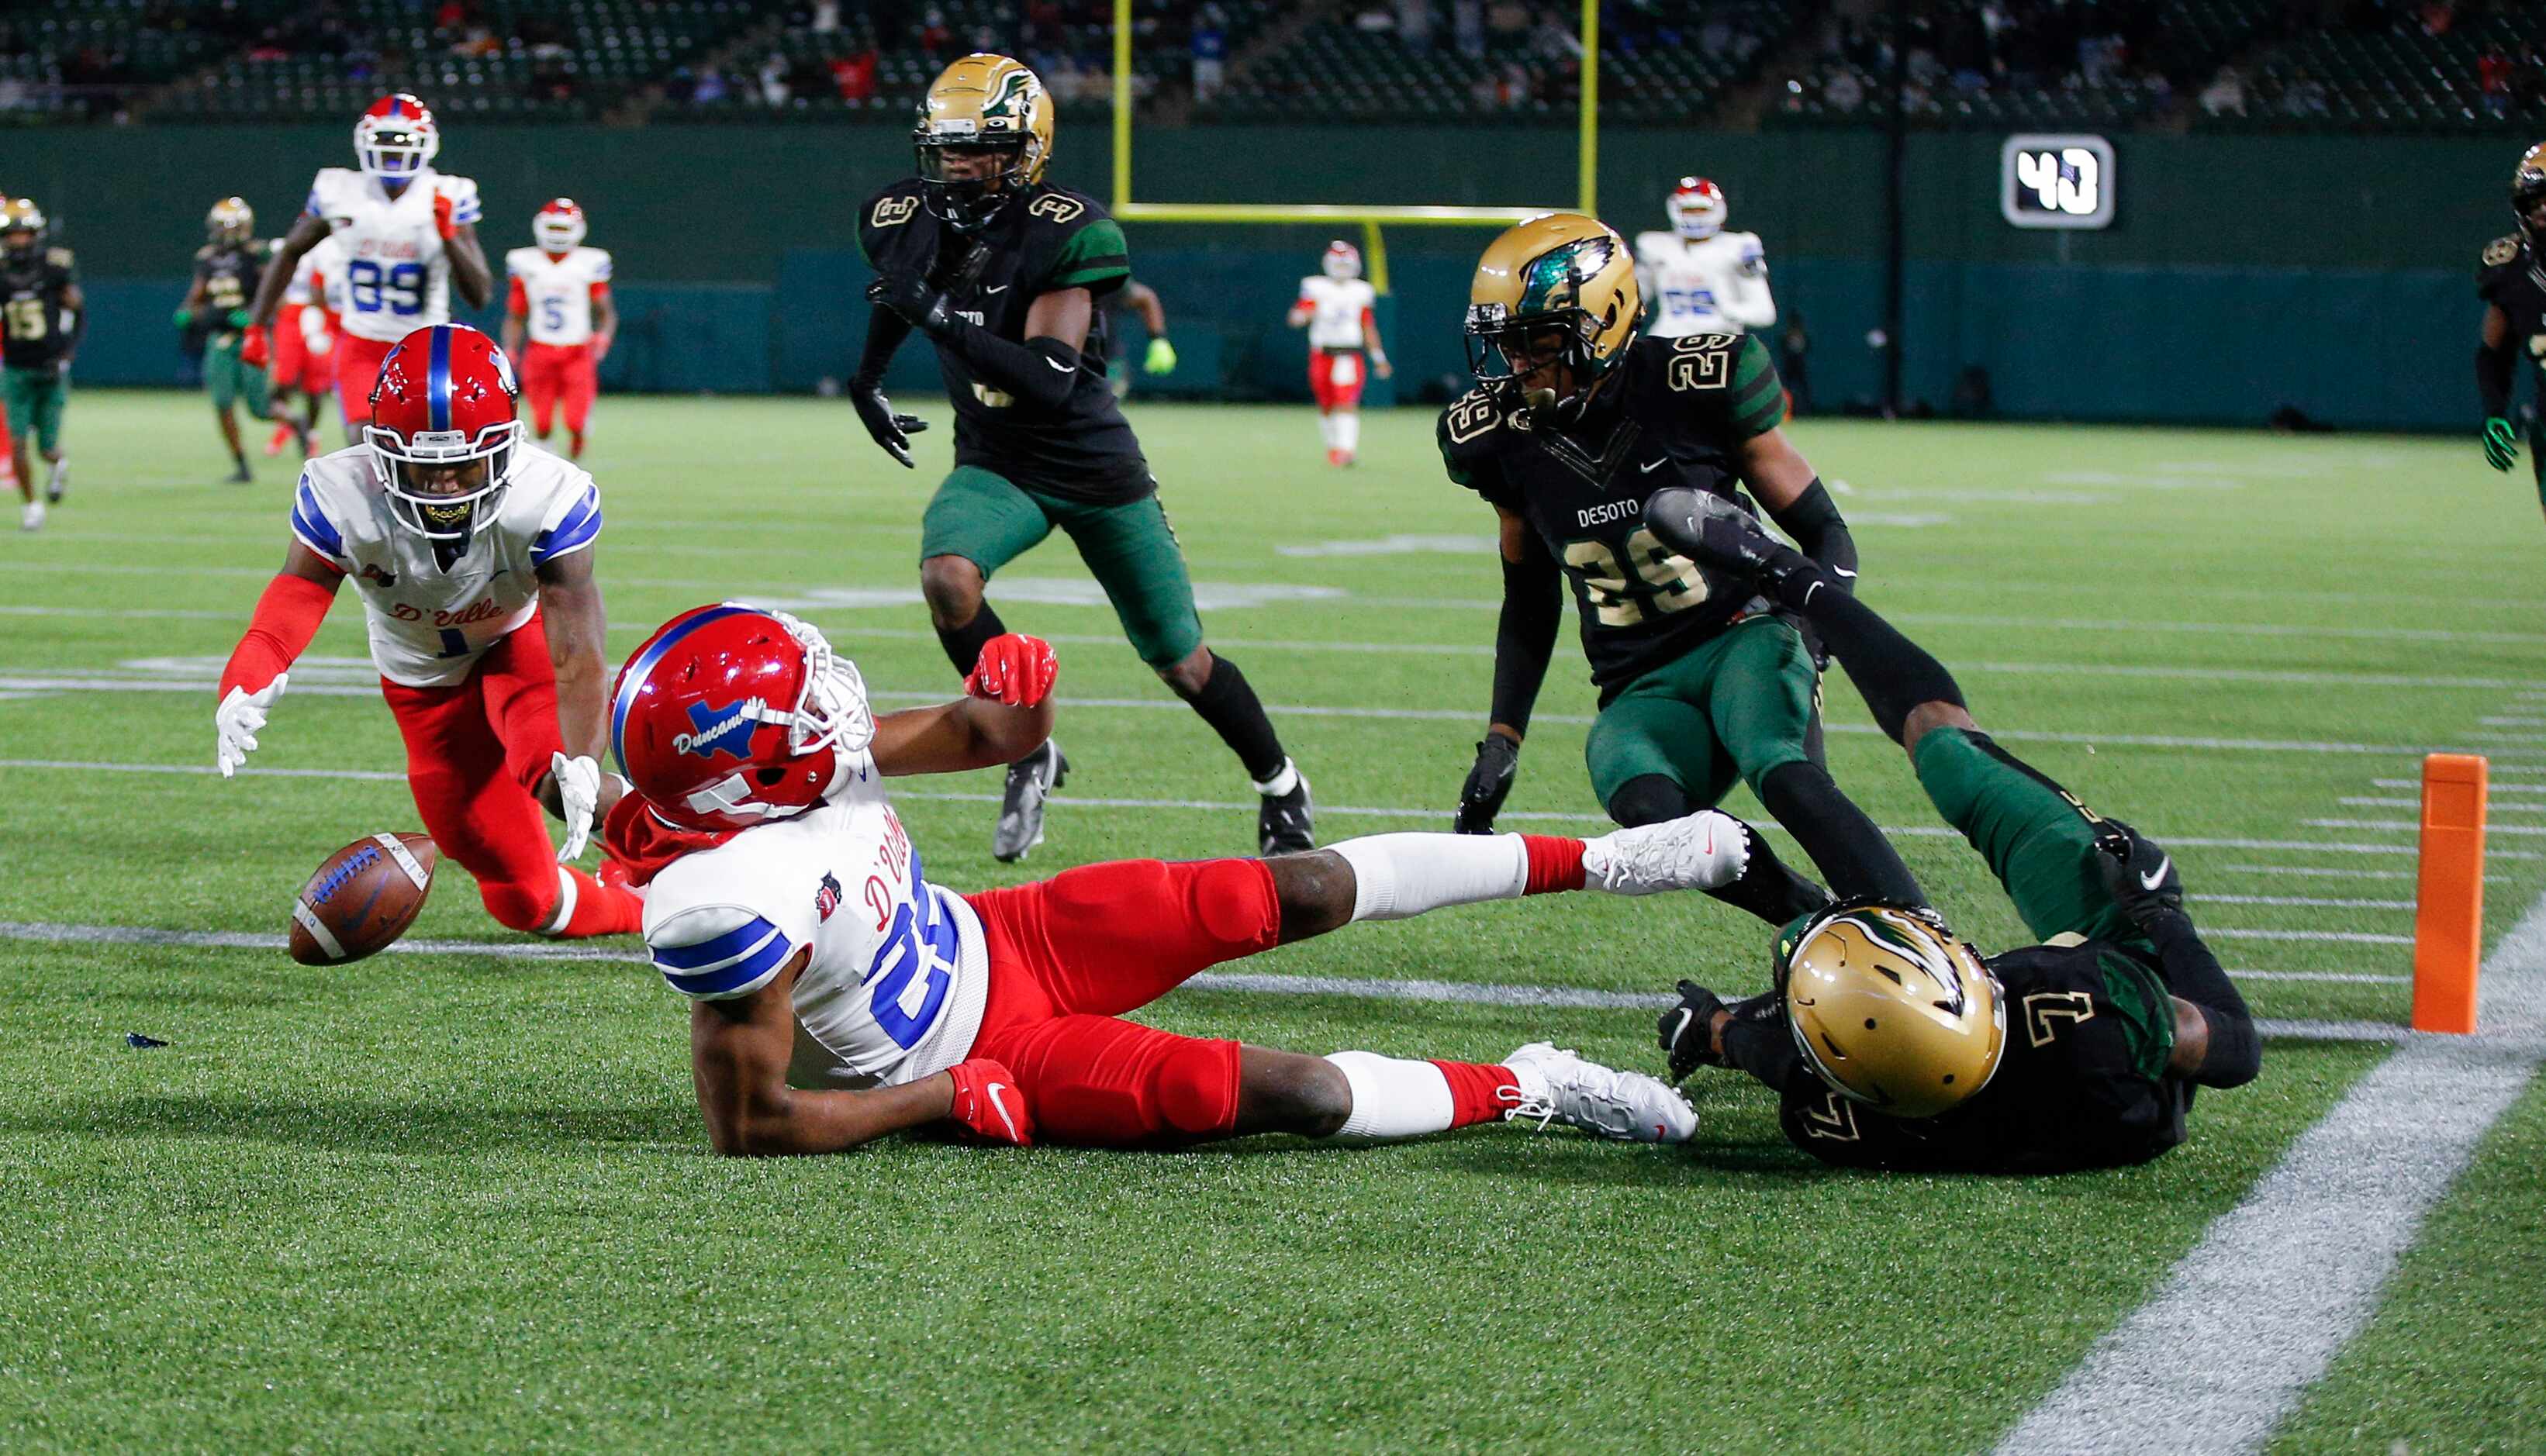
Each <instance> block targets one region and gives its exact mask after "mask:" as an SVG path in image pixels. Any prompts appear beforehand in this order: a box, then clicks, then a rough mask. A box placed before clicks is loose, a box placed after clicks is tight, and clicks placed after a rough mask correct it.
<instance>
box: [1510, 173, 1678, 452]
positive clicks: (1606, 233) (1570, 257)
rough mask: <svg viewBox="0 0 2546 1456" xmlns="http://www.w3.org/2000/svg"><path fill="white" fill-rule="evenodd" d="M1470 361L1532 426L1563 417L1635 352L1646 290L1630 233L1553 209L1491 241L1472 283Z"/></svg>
mask: <svg viewBox="0 0 2546 1456" xmlns="http://www.w3.org/2000/svg"><path fill="white" fill-rule="evenodd" d="M1468 297H1469V303H1468V317H1467V328H1466V334H1467V346H1468V368H1469V371H1470V372H1471V373H1473V374H1475V375H1476V377H1477V380H1478V382H1479V383H1481V384H1483V385H1484V386H1485V389H1486V391H1487V393H1488V394H1490V395H1492V396H1494V397H1495V398H1496V399H1497V401H1498V402H1499V403H1500V404H1502V405H1503V407H1504V408H1506V409H1512V410H1526V411H1527V418H1528V423H1529V424H1530V425H1531V426H1532V427H1533V428H1544V427H1547V426H1550V425H1562V424H1566V423H1570V421H1572V420H1574V419H1577V418H1579V417H1580V415H1581V412H1582V409H1583V407H1584V406H1585V405H1586V404H1588V403H1589V401H1590V399H1591V397H1592V395H1593V394H1594V393H1595V392H1597V391H1598V389H1599V387H1600V385H1601V383H1602V382H1603V381H1604V380H1606V379H1607V378H1608V376H1609V374H1610V372H1611V371H1612V370H1613V369H1615V368H1616V367H1617V365H1618V364H1619V363H1620V362H1621V361H1623V360H1624V359H1625V358H1626V357H1627V351H1628V350H1629V349H1630V348H1631V347H1633V346H1634V344H1635V342H1636V337H1637V335H1638V333H1639V332H1640V331H1641V329H1642V327H1643V323H1642V315H1643V312H1644V299H1643V295H1642V294H1641V293H1640V292H1639V291H1638V289H1637V287H1636V271H1635V263H1634V259H1633V256H1632V255H1631V254H1630V253H1629V252H1628V250H1627V245H1626V242H1625V240H1624V239H1622V238H1620V237H1619V236H1618V235H1617V234H1616V233H1615V232H1612V231H1610V230H1609V229H1608V228H1607V227H1605V226H1603V225H1602V224H1601V223H1600V222H1599V221H1597V220H1596V219H1594V218H1590V217H1584V216H1581V215H1579V214H1577V213H1570V212H1552V213H1549V214H1547V215H1545V216H1543V217H1534V218H1532V219H1530V220H1529V221H1527V222H1524V223H1521V224H1520V225H1519V226H1517V227H1514V228H1512V229H1511V230H1509V231H1508V232H1505V233H1504V234H1503V235H1502V236H1501V237H1498V238H1496V239H1495V240H1494V241H1493V242H1492V243H1491V244H1490V245H1488V246H1487V247H1486V249H1485V257H1484V258H1483V259H1482V260H1481V261H1480V262H1479V263H1478V264H1477V273H1476V278H1475V279H1474V280H1473V282H1472V283H1470V286H1469V292H1468Z"/></svg>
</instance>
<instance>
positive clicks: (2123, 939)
mask: <svg viewBox="0 0 2546 1456" xmlns="http://www.w3.org/2000/svg"><path fill="white" fill-rule="evenodd" d="M1646 521H1647V522H1648V523H1649V524H1650V525H1651V526H1652V527H1653V529H1654V532H1655V534H1656V535H1658V536H1659V537H1661V539H1662V540H1663V541H1664V542H1666V543H1668V544H1669V545H1670V546H1671V547H1672V548H1673V549H1675V550H1678V551H1681V552H1684V553H1686V554H1687V555H1689V556H1690V557H1691V558H1692V559H1694V560H1697V561H1701V562H1704V563H1706V564H1708V565H1709V566H1711V567H1714V568H1716V569H1719V570H1725V571H1739V572H1741V573H1743V574H1745V575H1753V576H1755V577H1756V579H1757V580H1758V581H1759V583H1760V585H1761V587H1762V588H1763V589H1765V590H1766V591H1768V592H1769V593H1771V594H1772V595H1773V596H1774V597H1775V598H1776V599H1777V600H1778V601H1779V602H1781V603H1783V604H1784V605H1785V606H1786V607H1789V608H1791V609H1793V610H1794V611H1796V612H1798V613H1800V614H1801V615H1803V617H1804V618H1805V619H1806V620H1808V621H1810V622H1812V623H1813V625H1814V626H1816V627H1817V628H1819V629H1820V631H1821V633H1822V638H1823V640H1824V641H1825V642H1827V643H1828V644H1829V648H1830V652H1831V655H1832V656H1834V657H1836V658H1837V659H1838V661H1839V665H1840V666H1841V667H1843V668H1845V669H1846V670H1847V674H1848V676H1849V678H1850V679H1851V680H1853V681H1854V682H1855V684H1856V686H1857V689H1858V690H1859V691H1860V692H1862V693H1863V694H1864V696H1865V701H1866V706H1867V707H1869V708H1871V709H1872V710H1873V712H1874V721H1875V722H1876V723H1877V724H1879V725H1880V726H1881V727H1882V729H1883V731H1884V732H1886V733H1889V734H1890V735H1892V738H1893V741H1894V742H1896V743H1899V744H1900V745H1901V746H1902V747H1903V748H1904V749H1906V750H1908V751H1909V754H1910V764H1911V765H1912V766H1913V767H1914V768H1915V769H1916V771H1917V775H1918V782H1919V784H1920V786H1922V787H1923V788H1925V789H1926V790H1927V796H1928V797H1929V798H1930V799H1932V800H1934V801H1935V805H1936V809H1937V811H1938V812H1939V813H1941V814H1943V815H1944V817H1945V821H1946V822H1947V823H1948V824H1951V825H1953V826H1954V827H1955V828H1956V829H1958V830H1961V831H1962V832H1963V836H1964V838H1966V839H1968V840H1970V841H1971V844H1972V848H1973V849H1978V850H1979V851H1980V852H1981V854H1982V856H1983V857H1984V858H1986V859H1987V860H1988V861H1989V866H1990V870H1991V872H1992V873H1994V874H1995V875H1996V876H1997V879H1998V883H1999V884H2000V885H2002V886H2004V887H2005V889H2006V893H2007V897H2008V898H2009V899H2011V900H2013V901H2014V902H2015V907H2016V910H2017V912H2018V913H2019V914H2021V915H2022V916H2023V917H2024V923H2025V926H2026V927H2027V929H2029V930H2032V932H2033V933H2034V934H2036V935H2038V936H2041V937H2042V938H2043V941H2044V943H2042V944H2039V945H2032V946H2027V947H2024V948H2022V949H2018V950H2010V951H2006V952H2005V953H2003V954H2000V955H1996V956H1992V957H1989V958H1988V959H1986V960H1984V959H1983V958H1982V957H1981V955H1980V953H1979V952H1978V951H1977V950H1975V949H1973V948H1972V946H1971V945H1970V944H1969V943H1968V942H1966V941H1963V940H1961V939H1959V938H1957V937H1956V936H1955V935H1954V934H1953V932H1952V931H1951V930H1948V929H1946V926H1945V923H1944V921H1943V919H1942V918H1941V917H1939V916H1938V915H1937V914H1936V913H1935V911H1933V910H1931V909H1929V908H1927V907H1926V906H1925V905H1923V904H1920V903H1916V902H1906V903H1893V904H1883V903H1880V902H1871V901H1859V902H1854V903H1842V904H1840V905H1837V906H1833V907H1831V908H1830V909H1828V910H1826V911H1824V912H1822V913H1821V914H1818V915H1814V916H1809V917H1806V918H1804V919H1802V920H1799V921H1797V922H1796V923H1795V924H1794V925H1793V926H1790V927H1788V928H1787V930H1785V932H1784V933H1783V934H1781V935H1780V936H1779V937H1778V942H1777V960H1776V965H1775V968H1774V974H1775V989H1774V990H1771V991H1770V992H1768V993H1767V994H1765V995H1763V996H1757V997H1753V998H1751V999H1749V1000H1747V1001H1743V1002H1740V1003H1737V1004H1735V1005H1732V1006H1727V1005H1725V1004H1724V1003H1723V1002H1722V1001H1721V1000H1719V999H1718V998H1717V997H1716V995H1715V994H1714V993H1713V992H1711V991H1709V990H1707V989H1706V988H1705V987H1702V986H1697V985H1693V984H1691V983H1689V982H1685V981H1683V982H1681V983H1680V993H1681V1001H1680V1005H1679V1007H1678V1008H1676V1009H1675V1010H1673V1011H1669V1012H1666V1013H1665V1014H1664V1015H1663V1017H1662V1023H1661V1034H1662V1048H1663V1050H1665V1051H1667V1052H1668V1053H1669V1054H1670V1069H1671V1073H1672V1075H1673V1077H1675V1078H1676V1077H1682V1076H1685V1075H1687V1073H1688V1072H1689V1071H1690V1070H1691V1069H1693V1068H1696V1067H1699V1066H1725V1065H1729V1066H1732V1067H1737V1068H1739V1069H1740V1070H1741V1071H1744V1072H1747V1073H1749V1074H1750V1075H1751V1076H1753V1077H1755V1078H1757V1079H1759V1080H1760V1081H1761V1082H1764V1083H1766V1084H1767V1085H1768V1086H1769V1087H1771V1088H1773V1089H1775V1090H1776V1091H1777V1092H1778V1093H1779V1095H1780V1097H1781V1098H1782V1099H1783V1103H1784V1105H1783V1109H1782V1112H1781V1115H1780V1121H1781V1122H1782V1123H1783V1124H1784V1126H1785V1129H1786V1136H1787V1137H1788V1138H1790V1139H1792V1140H1793V1141H1794V1143H1795V1144H1796V1146H1798V1147H1800V1148H1802V1149H1803V1150H1804V1151H1806V1152H1808V1153H1811V1154H1812V1155H1813V1156H1815V1157H1817V1158H1820V1159H1822V1160H1824V1161H1825V1162H1829V1163H1837V1164H1847V1165H1852V1166H1857V1167H1867V1168H1894V1169H1961V1170H1967V1171H1971V1172H1991V1173H2052V1172H2060V1171H2065V1170H2070V1169H2079V1168H2102V1167H2111V1166H2116V1165H2123V1164H2133V1163H2145V1162H2147V1161H2148V1160H2149V1159H2151V1158H2155V1157H2157V1156H2158V1155H2159V1154H2161V1153H2164V1151H2165V1150H2166V1149H2168V1148H2171V1147H2173V1146H2174V1145H2175V1144H2177V1143H2180V1142H2182V1141H2183V1121H2184V1114H2185V1113H2186V1112H2187V1111H2189V1110H2190V1109H2191V1106H2192V1090H2193V1088H2194V1087H2195V1086H2202V1087H2220V1088H2227V1087H2239V1086H2242V1085H2244V1084H2245V1083H2248V1082H2250V1081H2252V1080H2253V1079H2254V1075H2255V1074H2256V1072H2258V1071H2259V1070H2260V1069H2261V1063H2262V1045H2261V1043H2260V1041H2259V1040H2258V1039H2257V1038H2256V1035H2255V1031H2254V1023H2253V1021H2252V1019H2251V1018H2250V1017H2249V1015H2248V1013H2247V1011H2246V1002H2245V998H2243V997H2242V996H2240V995H2238V993H2237V988H2236V986H2235V985H2234V984H2233V983H2231V982H2230V981H2229V979H2228V975H2227V973H2226V972H2225V971H2223V970H2221V969H2220V967H2219V962H2218V960H2217V959H2216V958H2214V957H2213V956H2212V955H2211V953H2210V949H2209V947H2208V946H2206V945H2204V944H2203V943H2202V940H2201V936H2200V934H2199V933H2198V932H2197V931H2196V930H2194V929H2193V925H2192V920H2191V918H2190V917H2189V916H2187V915H2185V914H2184V911H2183V883H2182V880H2181V879H2180V878H2179V877H2178V876H2177V875H2176V873H2175V870H2174V864H2173V860H2172V859H2171V857H2170V856H2168V855H2167V854H2166V853H2165V852H2164V850H2163V849H2159V848H2158V847H2157V846H2156V845H2153V844H2151V843H2150V842H2149V841H2148V840H2147V839H2146V838H2145V837H2143V836H2141V835H2140V834H2138V833H2137V832H2136V831H2134V830H2132V829H2131V828H2130V827H2129V826H2128V825H2125V824H2122V823H2120V822H2118V821H2115V820H2109V819H2104V818H2102V817H2100V816H2098V815H2097V814H2095V813H2094V812H2093V811H2092V810H2090V809H2088V808H2086V807H2085V806H2084V805H2083V804H2080V803H2079V801H2078V800H2077V799H2076V798H2074V797H2072V796H2071V795H2070V794H2069V792H2068V791H2067V790H2066V789H2063V788H2062V787H2060V785H2058V784H2057V783H2054V782H2052V781H2051V780H2050V779H2049V778H2046V777H2044V776H2043V775H2042V774H2041V773H2040V772H2038V771H2037V770H2035V769H2034V768H2032V767H2031V766H2029V765H2027V764H2025V763H2023V762H2022V761H2020V760H2018V759H2017V758H2016V757H2015V756H2014V755H2012V754H2010V753H2008V752H2007V751H2006V750H2004V749H2002V748H2000V747H1998V746H1997V744H1996V743H1995V742H1994V741H1993V740H1992V739H1991V738H1990V736H1989V735H1988V734H1986V733H1983V732H1982V731H1981V730H1980V727H1979V725H1978V724H1976V723H1974V722H1973V720H1972V715H1971V713H1970V712H1969V710H1967V709H1966V708H1965V706H1964V704H1963V694H1962V689H1961V688H1959V687H1957V686H1956V684H1955V682H1954V679H1953V676H1952V675H1951V674H1950V673H1948V672H1946V671H1945V668H1944V666H1943V665H1942V664H1940V663H1938V662H1937V661H1936V659H1935V658H1933V657H1931V656H1929V655H1928V654H1927V653H1926V652H1925V651H1924V650H1922V649H1921V648H1919V647H1918V646H1917V645H1916V644H1914V643H1912V642H1910V640H1909V639H1908V638H1906V637H1904V636H1902V635H1901V633H1900V632H1899V631H1897V630H1895V629H1894V628H1893V626H1892V625H1891V624H1890V623H1889V622H1886V621H1885V620H1884V619H1883V618H1882V617H1881V616H1879V615H1877V614H1876V613H1875V611H1874V610H1873V608H1871V607H1867V606H1865V605H1864V604H1863V603H1861V602H1858V601H1857V600H1856V599H1854V598H1853V597H1850V596H1848V595H1847V594H1846V593H1844V592H1841V591H1838V590H1835V585H1834V583H1833V582H1832V581H1831V579H1830V577H1829V575H1828V574H1827V573H1826V572H1825V570H1824V569H1823V568H1822V567H1820V566H1818V565H1816V564H1815V563H1814V562H1812V561H1811V560H1809V559H1808V558H1806V557H1805V556H1803V555H1802V554H1801V553H1799V552H1797V551H1795V550H1794V549H1793V548H1791V547H1788V546H1786V545H1784V544H1783V543H1781V542H1778V541H1776V540H1774V539H1773V538H1772V537H1770V536H1768V535H1767V534H1766V533H1765V532H1763V531H1761V530H1760V529H1759V527H1758V525H1757V523H1755V522H1753V521H1752V520H1751V519H1750V518H1749V517H1748V516H1747V515H1744V514H1740V513H1737V512H1734V511H1732V510H1731V509H1730V508H1706V507H1702V505H1701V502H1700V500H1699V498H1698V497H1697V496H1696V495H1695V494H1694V493H1692V492H1686V491H1664V492H1660V493H1658V494H1656V495H1655V497H1654V498H1653V499H1652V500H1651V501H1650V502H1649V503H1648V504H1647V507H1646Z"/></svg>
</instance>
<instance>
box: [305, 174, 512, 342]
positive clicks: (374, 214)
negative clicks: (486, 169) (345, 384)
mask: <svg viewBox="0 0 2546 1456" xmlns="http://www.w3.org/2000/svg"><path fill="white" fill-rule="evenodd" d="M436 195H441V196H445V197H448V198H450V199H451V220H452V222H453V224H454V225H462V226H465V225H467V224H469V223H473V222H475V221H476V220H477V218H478V215H479V212H480V210H481V209H480V207H479V205H478V202H477V184H476V183H475V182H474V181H472V180H471V179H469V178H466V177H446V176H444V175H443V174H441V173H439V172H436V171H434V170H433V169H432V168H431V167H427V168H424V169H423V170H422V171H419V172H418V173H416V175H415V180H414V181H413V182H410V183H408V184H407V185H406V188H405V190H404V191H402V192H400V193H399V194H398V195H397V196H396V197H394V198H392V197H390V196H389V195H388V190H387V189H386V188H383V187H382V186H381V181H380V179H379V178H377V177H373V176H371V175H370V174H368V173H364V172H357V171H355V170H354V169H353V168H351V167H321V168H319V169H318V177H317V180H316V181H314V182H312V183H310V184H309V202H308V204H307V207H306V210H307V212H308V214H309V215H310V216H312V217H318V218H323V219H325V220H326V223H327V226H328V227H329V228H330V229H332V230H333V231H334V233H335V237H336V241H337V242H338V243H339V244H340V245H342V246H343V248H344V250H345V267H344V273H345V302H346V307H345V309H344V312H343V318H344V320H345V332H347V333H349V334H352V335H355V336H356V337H358V338H363V339H371V340H375V341H378V342H380V343H384V344H394V343H396V342H397V341H398V340H400V339H403V338H405V337H406V336H407V335H409V334H411V333H413V332H415V331H416V330H417V329H421V328H425V327H427V326H429V325H433V324H447V323H449V322H451V260H450V259H449V258H448V257H446V256H445V255H444V253H443V249H442V232H441V230H440V229H439V228H437V227H436V226H435V225H434V221H433V200H434V198H435V196H436Z"/></svg>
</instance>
